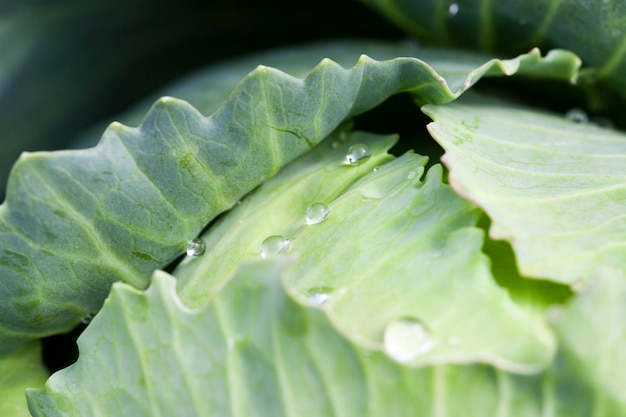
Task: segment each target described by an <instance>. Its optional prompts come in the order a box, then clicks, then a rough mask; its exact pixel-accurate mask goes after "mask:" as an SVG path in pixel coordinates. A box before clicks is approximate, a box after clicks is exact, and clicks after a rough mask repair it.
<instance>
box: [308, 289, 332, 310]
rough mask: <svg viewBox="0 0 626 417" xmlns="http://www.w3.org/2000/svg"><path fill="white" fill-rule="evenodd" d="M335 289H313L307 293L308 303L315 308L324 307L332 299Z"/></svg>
mask: <svg viewBox="0 0 626 417" xmlns="http://www.w3.org/2000/svg"><path fill="white" fill-rule="evenodd" d="M332 292H333V289H332V288H330V287H313V288H311V289H309V290H308V291H307V293H306V296H307V301H308V302H309V303H310V304H311V305H314V306H317V307H319V306H322V305H324V304H326V302H327V301H328V300H329V299H330V298H331V296H332Z"/></svg>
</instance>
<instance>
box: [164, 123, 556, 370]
mask: <svg viewBox="0 0 626 417" xmlns="http://www.w3.org/2000/svg"><path fill="white" fill-rule="evenodd" d="M340 138H343V141H342V140H340ZM391 139H392V138H389V137H377V136H376V135H371V134H363V133H360V132H356V133H354V134H346V133H345V132H339V133H338V134H337V136H334V137H332V136H331V137H330V138H329V139H328V141H326V142H324V143H322V144H321V145H320V146H318V147H317V148H316V149H315V150H313V151H312V152H310V153H308V154H306V155H304V156H303V157H302V158H300V159H299V160H297V161H296V162H294V163H293V164H291V165H289V166H288V167H287V168H286V169H285V170H284V171H282V172H280V173H279V174H278V175H277V176H275V177H274V178H272V179H270V180H268V181H267V182H265V183H264V184H263V185H262V186H261V187H260V188H259V189H258V190H256V191H255V192H254V193H253V194H252V195H250V196H249V197H247V198H246V199H244V200H243V201H242V202H241V205H240V206H237V207H236V208H234V209H233V210H231V212H229V213H227V214H226V215H225V217H223V218H222V219H220V222H219V223H218V224H216V225H215V226H214V227H211V228H210V229H209V230H208V231H207V232H206V234H205V235H203V236H202V237H203V238H204V239H205V241H206V253H205V254H204V255H202V256H200V257H197V258H193V257H189V258H187V259H186V260H185V261H183V263H182V264H181V265H180V266H179V267H178V268H177V269H176V270H175V271H174V275H175V276H177V278H178V279H179V284H178V285H179V291H180V294H181V298H182V300H183V301H184V302H185V303H186V304H188V305H191V306H193V307H199V306H202V305H204V304H206V302H207V301H208V300H209V299H210V298H211V297H212V296H213V295H214V293H215V291H216V289H217V288H219V287H221V286H222V285H224V282H225V281H226V280H227V279H228V278H229V277H230V276H231V275H232V274H233V273H234V271H235V270H236V268H237V266H238V265H239V264H240V263H241V262H242V261H246V260H250V259H256V258H259V257H260V250H263V247H264V245H265V244H266V243H265V240H266V239H269V238H270V237H271V236H278V237H279V238H285V239H287V240H288V241H289V245H290V249H289V251H288V253H289V254H293V255H295V256H297V260H296V261H294V264H293V265H292V267H291V268H289V270H288V271H286V272H285V281H286V282H287V283H288V285H290V287H292V288H293V289H294V291H295V292H296V293H297V294H299V297H300V298H301V300H307V299H309V300H310V301H311V302H313V303H318V304H321V303H324V306H325V307H324V308H326V309H327V310H328V313H329V315H330V316H331V317H332V320H333V321H334V322H335V323H336V325H337V326H338V328H339V329H340V330H341V331H342V332H344V333H345V334H346V335H347V336H348V337H349V338H351V339H352V340H354V341H357V342H358V343H360V344H362V345H363V346H366V347H368V348H372V349H382V348H383V346H385V344H387V345H388V344H389V343H388V342H389V338H392V339H393V334H394V326H397V325H399V326H402V325H403V324H402V323H404V322H405V321H407V320H408V321H412V322H415V323H417V325H419V326H423V327H424V328H425V329H426V332H427V333H428V335H426V336H425V337H426V338H428V339H429V340H430V339H431V338H432V343H429V345H428V346H427V347H426V348H424V349H425V352H423V353H424V354H423V355H422V354H421V352H419V350H420V348H419V347H416V346H411V344H409V345H408V346H407V347H406V353H403V352H402V351H400V350H399V349H394V348H393V346H391V347H390V346H387V347H388V348H389V349H390V351H389V353H390V355H391V356H392V357H394V358H397V359H399V360H401V361H406V362H408V363H411V364H413V365H415V364H424V363H468V362H487V363H493V364H496V365H498V366H500V367H502V368H504V369H514V370H516V371H520V372H536V371H538V370H540V369H541V368H542V367H544V366H546V365H547V364H548V363H549V361H550V360H551V358H552V354H553V352H554V344H553V340H552V337H551V335H550V333H549V332H548V331H547V329H546V325H545V322H541V321H536V320H533V319H532V317H531V316H530V315H529V314H528V313H527V312H525V311H523V310H522V309H520V308H519V307H517V306H516V305H515V304H514V303H513V302H511V299H510V298H509V296H508V294H507V293H506V292H505V291H504V290H502V289H501V288H499V287H498V286H497V285H496V283H495V282H494V281H493V277H492V276H491V273H490V271H489V261H488V259H487V258H486V257H485V256H484V255H483V254H482V253H481V246H482V238H483V236H482V230H480V229H477V228H475V227H473V226H474V225H475V223H476V220H477V218H478V215H479V213H478V211H477V210H476V209H475V208H474V207H473V206H472V205H470V204H468V203H467V202H466V201H464V200H463V199H461V198H460V197H459V196H457V195H456V194H455V193H454V192H453V191H452V190H451V189H450V188H449V187H448V186H447V185H444V184H442V182H441V169H440V168H441V166H435V167H433V168H431V170H430V171H429V172H428V174H427V175H426V178H425V180H424V181H422V175H423V174H424V165H425V163H426V158H424V157H420V156H418V155H415V154H411V153H408V154H405V155H403V156H402V157H400V158H397V159H393V160H391V161H390V160H389V159H390V156H389V155H386V153H385V150H386V148H388V147H389V146H391V144H392V143H393V142H392V140H391ZM362 145H365V146H367V147H368V148H369V149H370V150H371V151H372V156H371V157H369V158H367V159H365V160H364V161H361V163H360V164H357V165H354V166H353V165H348V164H346V162H345V161H346V154H347V153H349V152H350V149H353V148H354V147H355V146H356V147H358V146H362ZM319 205H322V207H324V208H323V209H322V210H325V212H324V215H320V216H317V217H316V218H315V217H313V219H311V217H309V219H308V220H307V212H308V211H309V210H310V209H312V208H316V207H318V206H319ZM475 306H480V308H476V307H475ZM469 312H471V314H470V313H469ZM400 328H401V327H400ZM392 344H393V343H392ZM431 344H432V346H431Z"/></svg>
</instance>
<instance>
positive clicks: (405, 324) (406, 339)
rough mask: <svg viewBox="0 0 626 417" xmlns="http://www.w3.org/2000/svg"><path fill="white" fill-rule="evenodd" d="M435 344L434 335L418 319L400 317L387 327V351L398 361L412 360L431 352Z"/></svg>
mask: <svg viewBox="0 0 626 417" xmlns="http://www.w3.org/2000/svg"><path fill="white" fill-rule="evenodd" d="M434 345H435V339H434V338H433V336H432V335H431V334H430V333H429V332H428V331H427V330H426V328H425V327H424V325H423V324H422V323H420V322H419V321H417V320H414V319H408V318H405V319H400V320H396V321H393V322H391V323H389V324H388V325H387V327H386V328H385V335H384V346H385V351H386V352H387V354H388V355H389V356H391V357H392V358H393V359H395V360H397V361H398V362H409V361H412V360H413V359H416V358H417V357H419V356H420V355H423V354H425V353H427V352H429V351H430V350H431V349H432V348H433V346H434Z"/></svg>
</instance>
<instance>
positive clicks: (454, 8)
mask: <svg viewBox="0 0 626 417" xmlns="http://www.w3.org/2000/svg"><path fill="white" fill-rule="evenodd" d="M458 12H459V4H458V3H452V4H451V5H450V7H448V14H449V15H450V16H451V17H454V16H456V15H457V13H458Z"/></svg>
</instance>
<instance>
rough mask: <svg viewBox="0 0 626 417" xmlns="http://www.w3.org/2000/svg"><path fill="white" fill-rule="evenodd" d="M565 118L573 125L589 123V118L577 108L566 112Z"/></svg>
mask: <svg viewBox="0 0 626 417" xmlns="http://www.w3.org/2000/svg"><path fill="white" fill-rule="evenodd" d="M565 118H566V119H569V120H571V121H572V122H575V123H587V122H588V121H589V116H587V113H585V111H584V110H582V109H579V108H573V109H570V110H568V111H567V113H565Z"/></svg>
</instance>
